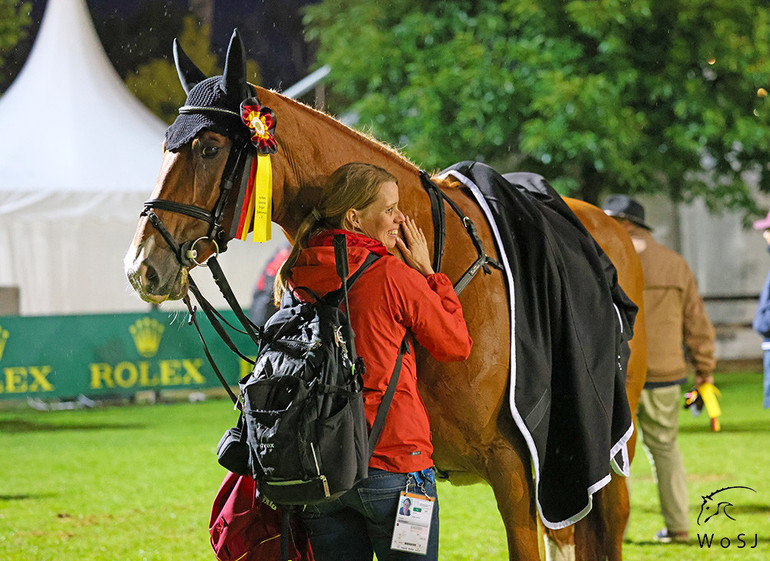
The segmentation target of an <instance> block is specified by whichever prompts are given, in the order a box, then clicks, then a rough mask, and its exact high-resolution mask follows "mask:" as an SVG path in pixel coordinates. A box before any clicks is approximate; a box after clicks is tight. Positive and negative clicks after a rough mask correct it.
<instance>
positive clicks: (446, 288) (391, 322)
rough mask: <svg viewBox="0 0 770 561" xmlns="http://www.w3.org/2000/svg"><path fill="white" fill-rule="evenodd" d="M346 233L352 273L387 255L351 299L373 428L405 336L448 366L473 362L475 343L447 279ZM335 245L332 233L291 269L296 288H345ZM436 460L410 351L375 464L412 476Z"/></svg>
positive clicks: (352, 292) (366, 275)
mask: <svg viewBox="0 0 770 561" xmlns="http://www.w3.org/2000/svg"><path fill="white" fill-rule="evenodd" d="M345 234H346V235H347V237H348V246H349V247H348V261H349V267H350V274H353V273H354V272H355V271H356V270H357V269H358V268H359V267H360V266H361V264H362V263H363V262H364V260H365V259H366V256H367V255H368V254H369V252H370V251H374V252H375V253H379V254H381V255H384V256H383V257H381V258H380V259H378V260H377V261H375V263H374V264H373V265H372V266H371V267H369V269H368V270H367V271H366V272H365V273H364V274H363V275H361V277H360V278H359V279H358V280H357V281H356V283H355V284H354V285H353V287H352V289H351V290H350V292H349V296H348V297H349V301H350V310H351V311H350V314H349V317H350V321H351V324H352V326H353V331H354V332H355V334H356V341H355V344H356V351H357V352H358V354H359V355H360V356H361V357H363V359H364V364H365V366H366V374H365V375H364V401H365V405H366V419H367V422H368V424H369V426H370V427H371V424H372V422H374V417H375V415H376V414H377V408H378V407H379V405H380V401H381V400H382V396H383V395H384V393H385V390H386V389H387V387H388V382H389V381H390V377H391V375H392V374H393V368H394V367H395V364H396V357H397V355H398V349H399V345H400V343H401V340H402V339H403V338H404V335H405V334H406V331H407V329H409V330H410V331H411V332H412V333H413V334H414V336H415V337H416V338H417V341H418V342H419V343H420V344H421V345H422V346H423V347H425V348H426V349H427V350H428V352H430V354H431V355H433V357H434V358H435V359H437V360H440V361H443V362H448V361H453V360H465V359H466V358H468V355H469V354H470V351H471V345H472V344H473V341H471V338H470V336H469V335H468V328H467V327H466V325H465V320H464V319H463V312H462V308H461V306H460V302H459V300H458V299H457V296H456V295H455V293H454V290H453V288H452V283H451V282H450V281H449V278H447V276H446V275H444V274H443V273H436V274H433V275H429V276H428V277H424V276H423V275H422V274H420V273H419V272H417V271H416V270H414V269H412V268H411V267H409V266H408V265H406V264H405V263H403V262H402V261H400V260H399V259H397V258H396V257H394V256H392V255H389V254H387V250H386V249H385V247H384V246H382V245H381V244H380V243H378V242H376V241H374V240H371V239H369V238H365V237H364V236H359V235H357V234H354V233H351V232H345ZM331 240H332V237H331V236H330V235H328V234H327V235H324V234H322V235H321V236H317V237H316V238H314V239H313V240H311V244H310V245H311V247H310V248H308V249H306V250H304V251H303V252H302V253H301V255H300V257H299V260H298V261H297V263H296V265H295V266H294V267H293V268H292V277H291V285H292V286H306V287H308V288H310V289H311V290H313V291H314V292H315V293H316V294H318V295H319V296H323V295H324V294H326V293H328V292H330V291H332V290H336V289H337V288H339V287H340V285H341V283H340V280H339V277H338V276H337V272H336V268H335V261H334V249H333V247H332V246H331ZM301 294H302V293H301V292H300V295H301ZM432 454H433V445H432V444H431V434H430V422H429V420H428V412H427V410H426V409H425V404H424V403H423V401H422V398H421V397H420V394H419V392H418V390H417V370H416V366H415V357H414V352H413V351H412V352H410V353H409V354H406V355H404V358H403V364H402V366H401V374H400V377H399V380H398V385H397V386H396V393H395V395H394V396H393V402H392V403H391V406H390V410H389V411H388V416H387V419H386V421H385V426H384V427H383V429H382V433H381V435H380V439H379V441H378V443H377V446H376V448H375V451H374V455H373V456H372V460H371V462H370V463H369V465H370V466H371V467H374V468H379V469H383V470H386V471H390V472H395V473H409V472H412V471H419V470H423V469H426V468H429V467H431V466H432V465H433V461H432V459H431V455H432Z"/></svg>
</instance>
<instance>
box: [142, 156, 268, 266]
mask: <svg viewBox="0 0 770 561" xmlns="http://www.w3.org/2000/svg"><path fill="white" fill-rule="evenodd" d="M252 151H253V150H250V145H249V144H248V143H246V142H242V143H239V144H235V143H234V144H233V147H232V148H231V149H230V154H229V155H228V157H227V163H226V164H225V169H224V170H223V172H222V178H221V180H220V182H219V196H218V197H217V202H216V203H215V204H214V208H213V209H212V210H206V209H205V208H201V207H199V206H196V205H191V204H187V203H180V202H177V201H170V200H167V199H150V200H148V201H145V203H144V209H143V210H142V212H141V214H140V216H146V217H147V220H149V221H150V223H151V224H152V225H153V226H154V227H155V229H156V230H157V231H158V232H159V233H160V235H161V236H163V239H164V240H165V241H166V243H167V244H168V245H169V247H170V248H171V250H172V251H173V252H174V255H175V256H176V258H177V260H178V261H179V263H180V264H181V265H182V266H183V267H192V266H193V265H198V266H203V267H205V266H206V264H207V262H208V261H209V260H210V259H211V257H216V256H218V255H219V254H220V253H221V252H224V251H225V250H226V249H227V233H226V232H225V231H224V227H223V222H224V217H225V209H226V208H227V202H228V201H229V200H230V196H231V194H232V192H233V185H234V184H235V182H236V180H238V179H239V178H242V177H243V170H244V168H245V164H246V160H248V159H249V156H250V155H251V154H250V152H252ZM239 184H240V181H239ZM156 209H157V210H165V211H168V212H174V213H176V214H184V215H186V216H190V217H192V218H195V219H197V220H201V221H203V222H206V223H208V224H209V231H208V233H207V234H206V235H205V236H201V237H199V238H197V239H195V240H188V241H185V242H182V243H179V242H178V241H177V240H176V239H175V238H174V236H172V235H171V232H169V231H168V228H166V226H165V225H164V224H163V221H162V220H161V219H160V217H159V216H158V215H157V214H156V213H155V212H154V210H156ZM201 241H207V242H209V243H211V244H212V245H213V246H214V253H212V254H211V255H210V256H209V257H208V258H207V259H206V260H204V261H198V250H197V249H196V245H197V244H198V243H199V242H201Z"/></svg>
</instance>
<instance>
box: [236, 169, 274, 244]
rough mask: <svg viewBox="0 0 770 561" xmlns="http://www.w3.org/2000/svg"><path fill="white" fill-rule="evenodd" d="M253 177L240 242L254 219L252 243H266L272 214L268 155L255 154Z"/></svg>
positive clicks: (271, 178) (271, 180)
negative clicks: (255, 164)
mask: <svg viewBox="0 0 770 561" xmlns="http://www.w3.org/2000/svg"><path fill="white" fill-rule="evenodd" d="M256 168H257V169H256V171H255V177H254V188H253V189H252V190H251V197H249V202H248V205H249V206H248V209H247V211H246V220H244V228H243V231H242V232H241V240H245V239H246V236H248V233H249V229H248V226H246V225H247V224H249V222H251V218H252V215H253V217H254V227H253V229H252V230H253V235H252V241H255V242H266V241H267V240H269V239H270V236H271V223H270V218H271V217H272V214H273V166H272V162H271V160H270V154H257V166H256Z"/></svg>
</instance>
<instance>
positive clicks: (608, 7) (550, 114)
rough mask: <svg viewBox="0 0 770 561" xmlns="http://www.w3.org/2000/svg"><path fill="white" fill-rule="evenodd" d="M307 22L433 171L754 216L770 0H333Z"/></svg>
mask: <svg viewBox="0 0 770 561" xmlns="http://www.w3.org/2000/svg"><path fill="white" fill-rule="evenodd" d="M305 23H306V25H307V36H308V37H309V38H311V39H313V40H316V41H317V42H318V45H319V51H318V58H319V62H321V63H324V64H330V65H331V66H332V76H331V85H332V89H333V92H334V94H335V95H337V96H339V98H340V101H341V103H344V104H345V105H347V106H343V108H344V109H348V107H350V108H352V109H353V110H354V111H355V112H356V113H357V114H358V115H359V118H360V120H359V124H360V125H361V126H363V127H371V129H372V130H371V132H372V133H373V134H374V135H375V136H377V137H379V138H381V139H383V140H385V141H388V142H390V143H392V144H395V145H397V146H400V147H403V150H404V152H405V153H406V154H407V155H408V156H409V157H411V158H412V159H413V160H415V161H416V162H418V163H419V164H420V165H422V166H423V167H426V168H442V167H445V166H448V165H450V164H452V163H454V162H456V161H459V160H465V159H481V160H484V161H487V162H489V163H490V164H492V165H494V166H495V167H497V168H498V169H500V171H511V170H514V169H526V170H529V171H536V172H539V173H542V174H543V175H545V176H546V177H547V178H548V179H549V180H550V181H551V182H552V183H554V184H555V185H557V186H558V187H559V188H561V189H563V190H565V191H564V192H566V193H569V194H571V195H573V196H578V197H581V198H584V199H586V200H589V201H592V202H597V201H598V199H599V197H600V196H601V195H602V194H604V193H607V192H609V191H613V192H640V191H647V192H650V191H665V192H668V193H670V195H671V196H672V198H674V199H681V198H684V197H686V196H690V195H692V196H702V197H704V198H706V199H707V201H708V202H709V203H710V204H717V203H716V199H717V198H719V199H720V200H722V199H723V200H724V201H725V204H726V205H728V206H735V205H739V206H743V207H744V208H746V209H747V210H752V205H753V203H751V199H750V197H747V196H746V193H747V191H746V185H745V183H744V181H743V180H742V178H741V174H742V173H743V172H745V171H746V170H755V169H757V168H760V167H761V168H763V169H764V163H765V162H766V161H767V160H768V156H770V154H769V153H768V150H770V148H769V147H770V127H768V125H769V124H770V123H769V122H768V120H769V119H770V106H768V103H770V101H767V98H764V97H758V96H757V93H756V92H757V90H758V89H759V88H760V87H765V88H770V41H769V40H770V16H769V15H768V11H767V10H765V9H762V7H761V6H760V5H759V3H757V2H741V3H735V2H733V1H732V0H680V1H678V2H672V1H670V0H638V1H637V0H635V1H630V0H592V1H584V0H573V1H570V2H563V1H559V0H541V1H538V2H535V1H534V0H505V1H500V2H493V1H491V0H490V1H483V0H482V1H477V2H470V1H461V0H446V1H442V2H430V1H427V0H413V1H410V2H406V1H404V0H395V1H393V2H388V3H387V4H384V3H372V2H367V1H366V0H336V1H332V0H325V1H322V2H320V3H319V4H316V5H313V6H310V7H309V8H308V9H307V12H306V17H305ZM703 162H706V163H707V164H708V166H710V168H708V169H706V170H705V171H706V172H707V173H700V172H702V171H704V169H703V165H704V164H703ZM755 173H756V172H755ZM760 182H761V184H762V185H764V184H765V183H770V181H768V180H767V179H765V178H764V177H761V174H760Z"/></svg>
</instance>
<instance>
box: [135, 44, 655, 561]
mask: <svg viewBox="0 0 770 561" xmlns="http://www.w3.org/2000/svg"><path fill="white" fill-rule="evenodd" d="M235 39H237V41H235ZM239 45H240V39H239V38H238V37H237V34H234V36H233V41H231V44H230V49H229V51H228V61H227V63H226V66H225V68H226V70H225V73H224V75H223V77H222V79H221V81H222V85H223V86H222V87H223V88H224V87H233V86H232V85H233V84H235V83H239V84H240V85H239V87H246V88H254V87H253V86H247V85H246V82H245V70H243V65H242V63H241V62H240V61H238V60H234V59H235V58H237V57H239V56H240V57H242V56H243V53H242V45H240V47H239ZM239 50H240V51H241V52H240V53H239V52H236V51H239ZM175 56H176V58H177V67H178V69H179V74H180V78H181V79H182V82H183V85H185V89H186V90H187V89H188V87H191V86H192V85H194V84H195V83H196V82H200V80H201V79H202V78H203V75H202V74H201V73H200V71H199V70H197V68H195V67H194V65H192V63H191V61H189V59H187V57H186V55H184V53H182V52H181V50H180V51H179V53H177V52H176V50H175ZM185 80H187V82H188V83H187V84H185ZM246 91H248V90H246ZM254 91H256V96H257V97H258V99H259V102H260V103H261V104H262V106H266V107H270V108H271V109H272V110H273V111H274V113H275V116H276V118H277V127H276V130H275V141H276V143H277V146H278V150H277V152H276V153H275V154H273V155H272V165H273V170H272V221H273V222H274V223H276V224H278V225H280V227H281V228H282V229H283V230H284V231H285V232H286V234H287V235H288V236H289V237H290V238H291V236H292V235H293V234H294V233H295V231H296V228H297V227H298V225H299V224H300V222H301V221H302V220H303V218H304V217H305V216H306V214H307V213H309V212H310V210H311V209H312V208H313V206H314V204H315V203H316V201H317V200H318V198H319V194H320V187H321V186H322V185H324V183H325V182H326V178H327V177H328V176H329V174H330V173H331V172H332V171H334V170H335V169H336V168H337V167H339V166H340V165H342V164H345V163H348V162H351V161H361V162H369V163H372V164H376V165H378V166H381V167H383V168H385V169H387V170H388V171H389V172H391V173H392V174H393V175H394V176H395V177H396V178H397V180H398V185H399V195H400V203H399V205H400V207H401V208H402V210H403V211H404V212H405V213H406V214H408V215H410V216H412V217H413V218H414V219H415V220H416V222H417V224H418V225H419V226H420V227H421V228H422V230H423V231H424V232H425V234H426V237H427V238H428V243H429V247H432V245H431V244H432V241H433V222H432V216H431V211H430V202H429V198H428V195H427V194H426V192H425V190H424V189H423V187H422V186H421V183H420V178H419V169H418V168H417V167H416V166H415V165H414V164H412V163H411V162H409V161H408V160H407V159H405V158H404V157H402V156H401V155H400V154H399V153H398V152H396V151H395V150H393V149H391V148H389V147H387V146H386V145H384V144H382V143H380V142H378V141H376V140H374V139H372V138H370V137H367V136H365V135H363V134H361V133H359V132H356V131H354V130H353V129H351V128H348V127H346V126H345V125H343V124H341V123H340V122H339V121H337V120H335V119H333V118H332V117H330V116H328V115H326V114H324V113H321V112H319V111H316V110H314V109H312V108H310V107H308V106H305V105H303V104H301V103H299V102H297V101H294V100H291V99H288V98H286V97H284V96H281V95H280V94H278V93H276V92H273V91H269V90H265V89H262V88H254V89H252V90H251V92H252V95H253V93H254ZM232 110H233V111H235V112H238V111H239V108H238V107H233V108H232ZM233 145H234V143H233V140H232V139H231V138H230V137H228V136H225V135H223V134H219V133H216V132H213V131H211V130H206V129H202V130H200V131H198V132H197V134H196V135H195V136H194V138H193V139H192V140H191V141H190V142H187V143H186V144H184V145H183V146H181V147H180V148H179V149H178V150H174V151H165V153H164V157H163V163H162V167H161V170H160V175H159V178H158V182H157V184H156V186H155V190H154V191H153V193H152V196H151V198H152V199H153V200H158V199H161V200H165V201H173V202H174V203H183V204H186V205H194V206H196V207H199V208H200V209H214V208H215V206H216V205H217V203H218V201H219V200H220V197H219V191H220V189H219V188H218V185H219V181H220V178H221V177H222V176H223V173H224V170H225V165H226V162H227V161H228V155H229V153H230V150H231V147H232V146H233ZM238 184H239V183H238V181H237V178H236V182H235V185H238ZM439 187H440V188H441V189H442V190H443V191H444V192H445V193H447V194H448V195H449V196H450V197H451V198H452V199H453V200H454V201H455V202H456V203H457V204H458V205H459V206H460V207H461V208H462V210H463V211H464V212H465V213H466V215H467V216H468V217H470V218H471V219H472V220H473V221H474V223H475V224H476V226H477V228H478V234H479V236H480V237H481V239H482V241H483V243H484V247H485V248H486V251H487V252H488V253H489V254H490V255H491V256H492V257H495V256H496V255H495V254H496V252H495V244H494V241H493V237H492V233H491V231H490V228H489V226H488V225H487V222H486V219H485V217H484V215H483V214H482V211H481V210H480V208H479V207H478V206H477V204H476V203H475V201H474V200H473V199H472V197H471V196H470V195H469V194H467V193H466V192H465V191H464V190H462V189H459V188H455V187H453V186H452V185H450V184H448V183H442V182H439ZM568 204H569V206H570V207H571V208H572V210H573V211H574V212H575V213H576V214H577V216H578V217H579V219H580V220H581V221H582V222H583V224H585V226H586V228H587V229H588V230H589V231H590V232H591V233H592V234H593V235H594V237H595V238H596V240H597V241H598V243H599V244H600V245H601V247H602V248H603V249H604V251H605V252H606V253H607V255H608V256H609V257H610V259H611V260H612V262H613V263H614V264H615V266H616V268H617V270H618V275H619V282H620V285H621V287H622V288H623V289H624V290H625V292H626V293H627V294H628V295H629V297H630V298H631V299H632V300H633V301H634V302H636V303H637V304H639V305H641V302H642V275H641V268H640V265H639V260H638V257H637V255H636V252H635V251H634V248H633V246H632V244H631V242H630V239H629V238H628V236H627V235H626V234H625V233H624V232H623V230H622V229H621V228H620V227H619V226H618V225H617V224H616V223H615V221H614V220H613V219H611V218H609V217H607V216H606V215H605V214H604V213H603V212H602V211H601V210H599V209H597V208H596V207H594V206H591V205H589V204H586V203H583V202H581V201H577V200H569V199H568ZM234 207H235V201H234V198H233V197H231V198H230V199H228V201H227V204H226V206H225V212H224V220H223V223H222V228H221V230H220V232H219V234H220V235H221V236H222V237H223V238H224V239H220V240H219V242H220V243H219V246H220V247H221V245H222V243H221V242H223V241H225V242H226V241H227V240H228V239H229V237H230V236H229V235H226V234H224V233H223V232H229V231H230V226H231V224H232V221H233V216H234V212H235V211H234ZM155 213H156V216H155V218H159V219H160V221H162V224H163V226H164V227H165V229H166V230H167V234H170V235H171V236H172V237H173V238H174V240H177V241H178V242H179V244H180V245H182V244H183V242H187V243H188V244H189V243H191V242H193V241H194V240H199V239H201V238H203V239H204V242H203V243H199V244H198V243H197V242H196V244H197V245H196V248H195V249H196V250H198V252H199V254H200V256H199V258H198V262H200V261H201V260H202V259H204V258H206V256H207V255H209V254H211V253H212V252H214V251H215V249H214V247H213V244H211V245H207V243H206V242H205V240H206V238H207V236H208V235H209V233H210V229H209V224H208V223H207V222H206V221H205V220H202V219H200V217H194V216H190V215H188V214H184V213H180V212H178V211H176V210H175V209H174V207H173V205H172V206H171V207H169V206H166V207H155ZM446 242H447V243H446V252H445V255H444V263H443V266H442V272H444V273H446V274H447V275H448V276H449V278H450V279H452V281H456V280H457V279H458V278H460V276H461V275H462V274H463V273H464V272H465V270H466V268H468V266H469V265H470V264H471V263H473V262H474V261H475V260H476V258H477V252H476V249H475V247H474V245H473V243H472V241H471V239H470V238H469V236H468V235H467V233H466V230H465V228H464V227H463V224H462V223H461V221H460V220H459V219H458V218H457V217H456V215H455V214H454V213H452V212H451V211H450V212H448V213H447V219H446ZM183 261H185V260H184V259H180V258H179V256H178V254H177V253H175V251H172V249H171V248H170V246H169V244H168V243H167V241H166V238H164V237H163V236H161V235H160V233H159V231H158V226H157V223H155V222H153V221H150V220H148V218H147V216H143V217H142V218H141V219H140V221H139V224H138V228H137V231H136V235H135V237H134V239H133V243H132V245H131V247H130V248H129V250H128V254H127V255H126V258H125V266H126V274H127V276H128V278H129V280H130V282H131V284H132V285H133V287H134V288H135V290H136V291H137V293H138V294H139V295H140V296H141V297H142V298H143V299H144V300H146V301H148V302H152V303H159V302H162V301H164V300H167V299H179V298H182V297H183V296H184V295H185V294H186V292H187V287H188V272H189V269H190V267H191V266H194V263H192V264H190V263H189V262H187V263H185V264H182V262H183ZM460 300H461V302H462V305H463V310H464V314H465V319H466V322H467V325H468V329H469V331H470V333H471V336H472V337H473V340H474V347H473V351H472V352H471V355H470V357H469V358H468V360H466V361H464V362H459V363H448V364H439V363H438V362H436V361H434V360H433V359H431V357H430V356H429V355H428V353H427V352H421V351H420V350H419V349H418V351H417V352H418V355H417V358H418V371H419V386H420V392H421V395H422V397H423V399H424V401H425V405H426V406H427V408H428V412H429V414H430V419H431V427H432V431H433V444H434V450H435V452H434V461H435V464H436V466H437V467H438V468H440V469H441V470H443V471H445V472H448V473H449V474H450V480H454V479H455V478H456V477H455V476H459V479H461V480H462V479H464V478H463V477H462V474H469V475H471V476H472V477H473V478H475V479H476V480H478V478H481V479H483V480H485V481H487V482H488V483H489V484H490V485H491V487H492V489H493V491H494V494H495V497H496V500H497V504H498V508H499V511H500V514H501V516H502V519H503V522H504V525H505V529H506V533H507V539H508V550H509V555H510V558H511V559H524V560H530V559H537V558H538V557H540V553H541V547H540V546H539V543H540V542H539V540H538V517H537V510H536V505H535V500H534V497H535V492H534V481H533V477H532V467H531V463H530V456H529V452H528V449H527V446H526V443H525V441H524V439H523V437H522V436H521V434H520V432H519V430H518V429H517V428H516V425H515V424H514V421H513V418H512V416H511V414H510V412H509V405H508V389H507V386H508V380H509V366H510V360H511V357H510V353H509V349H510V318H509V309H510V308H509V305H508V300H507V294H506V288H505V285H504V280H503V275H502V273H501V272H500V271H497V270H492V272H491V274H479V275H477V276H476V277H475V278H474V279H473V280H472V281H471V282H470V284H469V285H468V286H467V288H466V289H465V290H464V291H463V292H462V293H461V295H460ZM634 331H635V334H636V335H635V337H634V339H633V341H632V342H631V350H632V352H631V359H630V362H629V365H628V369H627V372H628V378H627V393H628V398H629V403H630V406H631V408H632V411H633V410H635V408H636V403H637V400H638V396H639V394H640V392H641V386H642V384H643V380H644V372H645V368H646V365H645V352H646V349H645V341H644V323H643V314H642V313H641V311H640V313H639V315H638V316H637V320H636V326H635V329H634ZM633 445H634V441H633V440H632V441H631V442H630V443H629V452H630V453H633ZM608 470H609V458H608ZM593 506H594V508H593V509H592V512H591V513H590V514H589V515H588V516H587V517H586V518H584V519H583V520H581V521H580V522H578V523H577V525H576V526H577V527H576V528H575V530H574V533H573V530H572V528H574V527H570V528H567V529H563V530H557V531H550V530H548V531H547V538H546V544H548V543H549V542H550V544H551V545H550V546H549V548H550V549H554V547H555V546H554V544H556V546H561V551H562V552H567V553H566V555H567V556H572V557H573V558H574V554H575V549H574V548H575V546H574V544H575V543H576V544H577V556H578V558H590V559H600V558H601V559H603V558H609V559H620V558H621V540H622V536H623V531H624V529H625V524H626V520H627V518H628V509H629V506H628V494H627V491H626V486H625V482H624V481H623V478H622V477H616V476H614V475H613V478H612V482H611V483H610V484H608V485H607V486H606V487H604V488H603V489H602V490H601V491H600V492H598V493H597V494H596V495H595V496H594V502H593ZM573 540H574V541H573ZM549 548H546V549H549ZM570 548H571V551H570ZM559 550H560V548H559V547H555V549H554V551H557V552H558V551H559Z"/></svg>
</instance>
